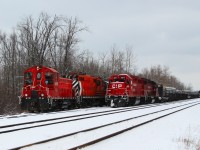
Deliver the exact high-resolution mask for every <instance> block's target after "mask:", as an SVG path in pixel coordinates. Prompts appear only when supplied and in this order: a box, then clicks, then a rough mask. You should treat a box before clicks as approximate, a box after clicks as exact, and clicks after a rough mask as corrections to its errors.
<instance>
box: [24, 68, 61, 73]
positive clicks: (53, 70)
mask: <svg viewBox="0 0 200 150" xmlns="http://www.w3.org/2000/svg"><path fill="white" fill-rule="evenodd" d="M37 67H39V68H45V69H48V70H50V71H51V72H56V73H58V71H56V70H55V69H53V68H50V67H45V66H33V67H30V68H28V69H26V70H25V71H24V72H26V71H28V70H31V69H33V68H36V69H37Z"/></svg>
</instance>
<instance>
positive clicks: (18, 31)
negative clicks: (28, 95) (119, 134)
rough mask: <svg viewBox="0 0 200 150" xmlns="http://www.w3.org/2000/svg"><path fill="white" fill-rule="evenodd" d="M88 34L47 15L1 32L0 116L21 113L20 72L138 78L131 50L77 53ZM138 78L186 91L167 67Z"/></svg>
mask: <svg viewBox="0 0 200 150" xmlns="http://www.w3.org/2000/svg"><path fill="white" fill-rule="evenodd" d="M87 31H88V29H87V27H86V26H84V25H83V23H82V22H81V21H80V20H79V19H78V18H73V17H70V18H69V17H63V16H56V15H55V16H50V15H48V14H47V13H41V14H40V15H39V16H38V17H37V18H34V17H32V16H28V17H25V18H24V19H23V20H21V21H20V22H19V23H18V24H17V25H16V27H15V28H14V29H13V31H12V32H11V33H5V32H2V31H0V114H6V113H16V112H20V109H19V105H18V96H19V95H20V92H21V89H22V86H23V71H24V70H25V69H27V68H29V67H31V66H34V65H44V66H49V67H52V68H55V69H56V70H58V71H59V72H60V74H61V75H66V74H67V73H68V72H69V71H77V72H85V73H87V74H90V75H95V76H100V77H102V78H104V79H105V80H106V79H107V78H108V77H109V76H110V75H111V74H118V73H131V74H137V73H136V66H135V61H136V57H135V55H134V52H133V48H132V47H131V46H126V47H125V48H123V49H119V48H117V46H116V45H114V46H112V47H111V48H110V49H108V50H107V52H106V53H101V54H99V55H98V56H97V55H93V54H92V53H91V52H90V51H89V50H80V48H79V43H80V41H81V39H80V37H79V35H80V34H81V33H82V32H87ZM139 75H140V76H142V77H146V78H149V79H152V80H155V81H157V82H159V83H164V84H165V85H167V86H173V87H177V88H179V89H186V88H188V87H186V86H185V85H184V84H183V83H182V82H180V81H179V80H178V79H177V78H176V77H175V76H172V75H171V74H170V72H169V68H167V67H161V66H154V67H151V68H150V69H148V68H146V69H144V70H143V71H142V72H141V73H140V74H139Z"/></svg>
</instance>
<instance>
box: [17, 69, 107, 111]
mask: <svg viewBox="0 0 200 150" xmlns="http://www.w3.org/2000/svg"><path fill="white" fill-rule="evenodd" d="M105 88H106V86H105V85H104V82H103V80H102V79H101V78H99V77H93V76H89V75H85V74H77V73H73V74H70V76H69V78H62V77H60V74H59V73H58V72H57V71H56V70H55V69H52V68H48V67H44V66H34V67H31V68H29V69H27V70H25V71H24V86H23V89H22V94H21V96H20V105H21V108H22V109H23V110H28V111H32V112H33V111H47V110H51V109H69V108H74V107H85V106H88V105H89V106H91V105H103V104H104V103H105V100H104V97H105Z"/></svg>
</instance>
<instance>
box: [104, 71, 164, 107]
mask: <svg viewBox="0 0 200 150" xmlns="http://www.w3.org/2000/svg"><path fill="white" fill-rule="evenodd" d="M108 81H109V83H108V88H107V90H106V96H105V101H106V103H107V105H110V106H111V107H118V106H128V105H136V104H141V103H154V102H155V101H159V100H160V99H161V97H159V93H160V94H161V93H162V89H161V88H162V86H160V87H158V85H157V84H156V83H155V82H153V81H151V80H148V79H144V78H141V77H138V76H133V75H129V74H118V75H112V76H111V77H109V79H108Z"/></svg>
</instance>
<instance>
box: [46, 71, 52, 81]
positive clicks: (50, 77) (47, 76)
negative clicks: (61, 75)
mask: <svg viewBox="0 0 200 150" xmlns="http://www.w3.org/2000/svg"><path fill="white" fill-rule="evenodd" d="M45 83H46V84H53V74H52V73H50V72H46V73H45Z"/></svg>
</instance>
